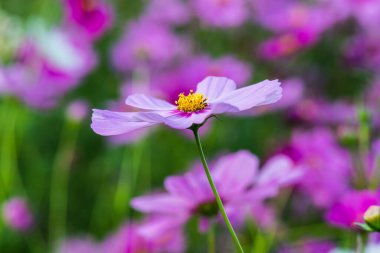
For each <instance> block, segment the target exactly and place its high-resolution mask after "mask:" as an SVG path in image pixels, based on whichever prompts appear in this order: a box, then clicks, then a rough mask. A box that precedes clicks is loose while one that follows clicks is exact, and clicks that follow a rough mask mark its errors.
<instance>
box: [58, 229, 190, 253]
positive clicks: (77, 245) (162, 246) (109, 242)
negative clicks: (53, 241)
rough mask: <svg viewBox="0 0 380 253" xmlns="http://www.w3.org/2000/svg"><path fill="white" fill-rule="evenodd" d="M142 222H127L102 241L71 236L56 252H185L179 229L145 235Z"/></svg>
mask: <svg viewBox="0 0 380 253" xmlns="http://www.w3.org/2000/svg"><path fill="white" fill-rule="evenodd" d="M142 226H144V223H142V224H134V223H132V224H131V223H125V224H123V225H122V226H121V227H120V228H119V229H118V230H117V231H115V232H114V233H112V234H110V235H109V236H108V237H106V238H105V239H104V240H103V241H101V242H96V241H94V240H92V239H91V238H89V237H77V238H69V239H66V240H64V241H62V242H61V243H60V245H59V246H58V248H57V249H56V251H55V252H56V253H105V252H107V253H140V252H151V253H162V252H165V253H179V252H183V247H184V244H183V238H182V233H181V231H179V230H173V229H172V230H166V231H165V234H159V235H157V236H155V237H152V236H151V237H149V238H147V237H145V236H143V235H142V234H141V233H140V231H139V230H140V229H141V227H142Z"/></svg>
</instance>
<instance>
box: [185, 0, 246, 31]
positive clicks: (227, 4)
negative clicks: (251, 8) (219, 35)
mask: <svg viewBox="0 0 380 253" xmlns="http://www.w3.org/2000/svg"><path fill="white" fill-rule="evenodd" d="M192 5H193V8H194V12H195V14H196V15H197V16H198V17H199V18H200V19H201V20H202V21H203V23H205V24H206V25H208V26H215V27H236V26H239V25H242V24H243V23H244V22H245V21H246V20H247V18H248V13H249V12H248V9H247V6H246V1H244V0H193V1H192Z"/></svg>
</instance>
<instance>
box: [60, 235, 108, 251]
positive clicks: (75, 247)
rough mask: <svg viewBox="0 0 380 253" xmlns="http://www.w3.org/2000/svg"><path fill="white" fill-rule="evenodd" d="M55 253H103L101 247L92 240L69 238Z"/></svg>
mask: <svg viewBox="0 0 380 253" xmlns="http://www.w3.org/2000/svg"><path fill="white" fill-rule="evenodd" d="M54 252H55V253H101V251H100V247H99V245H98V244H97V243H96V242H95V241H93V240H92V239H91V238H87V237H84V238H69V239H66V240H65V241H63V242H61V243H60V245H59V246H58V248H57V249H56V250H55V251H54Z"/></svg>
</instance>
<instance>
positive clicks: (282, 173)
mask: <svg viewBox="0 0 380 253" xmlns="http://www.w3.org/2000/svg"><path fill="white" fill-rule="evenodd" d="M261 171H262V172H261V173H260V176H259V178H258V179H257V181H256V184H257V185H271V186H272V187H277V188H280V187H284V186H288V185H290V184H293V183H296V182H297V181H298V180H300V179H301V177H302V176H303V175H304V170H302V169H301V168H296V166H295V165H294V163H293V162H292V160H291V159H290V158H289V157H287V156H285V155H276V156H274V157H272V158H271V159H269V160H268V161H267V162H266V163H265V165H264V167H263V168H262V170H261Z"/></svg>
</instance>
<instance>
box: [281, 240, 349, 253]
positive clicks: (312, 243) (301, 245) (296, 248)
mask: <svg viewBox="0 0 380 253" xmlns="http://www.w3.org/2000/svg"><path fill="white" fill-rule="evenodd" d="M334 248H335V244H334V243H333V242H331V241H326V240H325V241H322V240H317V239H305V240H303V241H302V242H298V243H295V244H292V245H287V246H285V247H283V248H281V249H280V250H279V251H277V253H322V252H326V253H327V252H330V250H332V249H334ZM342 253H343V252H342Z"/></svg>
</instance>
